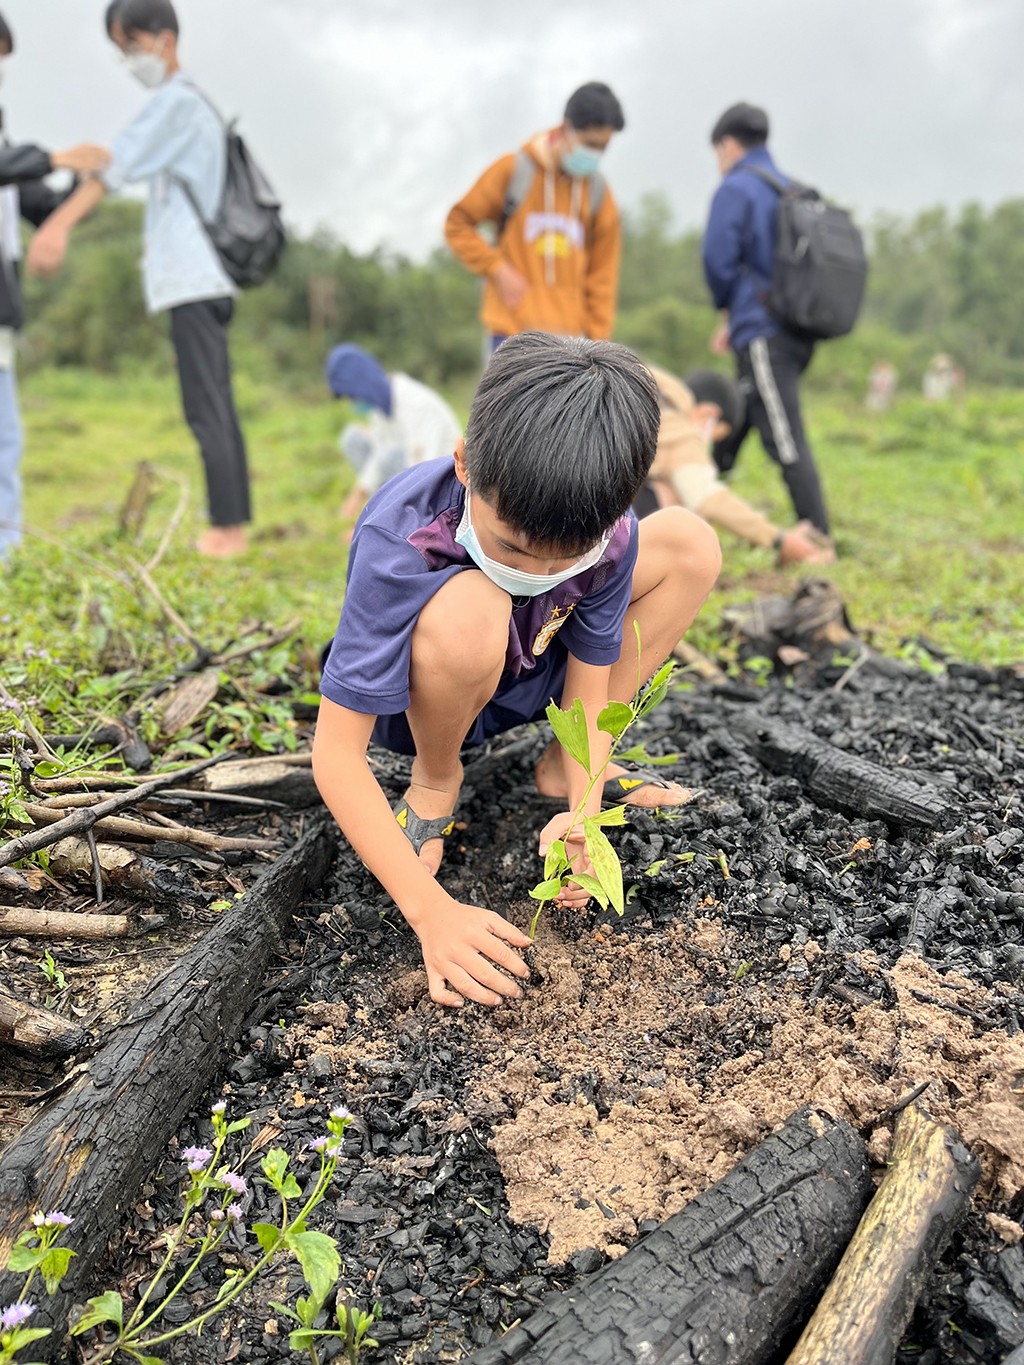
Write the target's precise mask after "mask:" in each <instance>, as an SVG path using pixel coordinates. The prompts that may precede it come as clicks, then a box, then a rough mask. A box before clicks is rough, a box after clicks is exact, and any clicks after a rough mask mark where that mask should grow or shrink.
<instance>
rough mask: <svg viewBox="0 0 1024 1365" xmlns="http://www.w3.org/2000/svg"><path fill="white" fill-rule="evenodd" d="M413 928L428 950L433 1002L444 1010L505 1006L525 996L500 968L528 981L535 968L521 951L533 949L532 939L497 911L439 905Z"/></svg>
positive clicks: (426, 963)
mask: <svg viewBox="0 0 1024 1365" xmlns="http://www.w3.org/2000/svg"><path fill="white" fill-rule="evenodd" d="M413 928H414V929H415V930H416V934H417V936H418V938H419V941H420V947H421V948H422V950H423V965H424V966H425V967H426V969H427V984H428V986H429V987H430V998H431V1000H434V1001H435V1002H436V1003H437V1004H438V1005H452V1006H456V1007H457V1006H459V1005H463V1004H465V1002H466V1001H467V1000H475V1001H476V1002H477V1004H479V1005H500V1004H501V1002H502V1000H503V999H511V1000H518V999H519V997H520V996H521V995H522V991H521V990H520V989H519V987H518V986H517V985H516V983H515V982H514V981H510V980H509V978H508V977H507V976H505V975H504V973H503V972H499V971H498V967H503V968H504V969H505V971H508V972H511V973H512V974H513V976H518V977H519V978H520V979H521V980H525V979H526V978H527V977H528V976H529V975H530V969H529V967H527V965H526V963H525V962H524V961H523V959H522V958H521V957H520V956H519V954H518V953H517V952H516V951H515V949H516V948H528V947H529V946H530V940H529V939H528V938H527V936H526V935H525V934H524V933H522V932H521V931H520V930H519V929H517V928H516V927H515V925H514V924H509V922H508V920H505V919H502V917H501V916H500V915H497V914H495V913H494V911H493V910H482V909H481V908H480V907H479V906H477V905H460V904H459V902H458V901H455V900H450V901H448V903H447V904H441V905H437V906H434V907H433V908H432V909H431V910H430V912H429V914H427V915H425V916H424V917H423V918H422V919H419V920H417V921H416V922H415V923H414V924H413ZM510 945H514V946H510Z"/></svg>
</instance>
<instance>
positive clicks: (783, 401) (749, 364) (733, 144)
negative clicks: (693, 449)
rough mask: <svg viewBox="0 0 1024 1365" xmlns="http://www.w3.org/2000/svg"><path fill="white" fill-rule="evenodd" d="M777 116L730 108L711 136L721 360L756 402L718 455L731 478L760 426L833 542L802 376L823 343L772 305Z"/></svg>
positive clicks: (710, 244)
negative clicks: (778, 315) (772, 119)
mask: <svg viewBox="0 0 1024 1365" xmlns="http://www.w3.org/2000/svg"><path fill="white" fill-rule="evenodd" d="M767 142H768V115H767V114H766V113H765V111H764V110H763V109H758V108H756V107H755V106H754V105H750V104H734V105H733V106H732V107H731V108H729V109H727V110H726V111H725V113H724V114H723V115H722V116H721V118H720V119H719V120H718V122H717V123H716V124H715V126H714V128H713V129H712V132H711V144H712V146H713V147H714V149H715V155H716V157H717V158H718V168H719V170H720V171H721V173H722V183H721V185H719V187H718V189H717V191H716V192H715V197H714V199H713V200H712V202H711V211H710V214H709V216H708V224H707V229H706V231H705V233H704V246H703V256H704V276H705V279H706V280H707V284H708V288H709V289H710V291H711V297H712V299H713V300H714V304H715V307H716V308H718V309H719V311H720V314H721V321H720V323H719V326H718V328H717V330H716V331H715V334H714V336H713V337H712V341H711V349H712V351H713V352H715V354H717V355H726V354H728V352H729V351H730V350H731V351H732V352H733V353H734V354H735V356H736V367H737V371H738V373H739V379H740V385H741V387H742V389H743V391H744V394H745V396H746V399H747V414H746V420H745V421H744V422H743V423H742V424H741V425H740V427H739V428H738V429H737V430H736V431H735V432H734V433H733V435H732V436H731V437H730V438H729V439H728V440H727V441H725V442H723V443H722V444H721V445H719V446H717V447H716V448H715V458H716V461H717V463H718V466H719V468H720V469H721V470H722V471H723V472H725V471H726V470H728V469H731V468H732V466H733V464H734V463H735V461H736V457H737V455H738V453H739V448H740V446H741V445H742V443H743V441H744V439H745V438H746V435H747V433H748V432H749V431H750V429H751V427H756V429H757V431H758V433H759V434H760V437H761V440H762V441H763V442H764V447H765V450H767V452H768V454H769V455H770V456H771V458H772V459H773V460H774V461H775V462H776V464H777V465H778V466H779V467H780V469H781V470H782V477H783V478H784V479H785V481H786V487H787V489H788V490H789V496H790V498H791V499H792V502H793V508H794V510H795V512H796V515H797V517H798V518H800V520H801V521H802V522H804V523H807V524H809V525H810V526H812V527H813V528H815V529H816V530H817V531H818V532H819V533H820V534H821V535H822V536H828V533H829V522H828V513H827V511H826V509H825V499H824V495H823V493H822V488H821V481H820V479H819V477H818V470H817V466H816V465H815V463H814V456H813V454H812V453H811V448H810V446H809V445H808V442H807V435H806V433H805V431H804V421H803V414H802V412H801V409H800V379H801V376H802V375H803V373H804V371H805V370H806V369H807V367H808V365H809V364H810V362H811V357H812V356H813V354H814V342H813V340H811V339H810V338H809V337H805V336H802V335H798V334H797V333H795V332H792V331H788V330H787V329H786V328H785V327H784V326H783V325H782V324H781V323H780V322H778V321H777V319H775V318H774V317H772V315H771V313H769V311H768V309H767V307H766V305H765V302H764V299H765V296H766V294H767V291H768V287H769V285H770V283H771V278H772V268H773V261H774V255H775V229H776V219H777V215H778V203H779V194H778V191H777V190H776V189H775V188H773V186H772V185H771V184H769V183H768V182H767V181H765V180H763V179H762V178H761V177H760V175H759V174H758V171H765V172H767V173H768V174H769V175H770V176H772V177H773V178H774V179H776V180H778V181H780V182H781V183H783V184H788V183H789V178H788V177H787V176H785V175H784V174H783V173H782V172H780V171H779V169H778V167H777V166H776V165H775V162H774V161H773V160H772V157H771V153H770V152H769V150H768V147H767Z"/></svg>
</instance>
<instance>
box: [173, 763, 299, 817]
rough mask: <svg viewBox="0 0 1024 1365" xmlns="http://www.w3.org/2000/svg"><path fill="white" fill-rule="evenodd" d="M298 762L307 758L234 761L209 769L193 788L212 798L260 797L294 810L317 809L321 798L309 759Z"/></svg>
mask: <svg viewBox="0 0 1024 1365" xmlns="http://www.w3.org/2000/svg"><path fill="white" fill-rule="evenodd" d="M300 758H306V756H305V755H298V754H289V755H282V756H281V758H255V759H250V758H241V759H237V760H236V761H234V762H232V763H225V764H224V765H223V766H222V767H220V768H211V769H210V770H209V771H208V772H205V773H203V775H202V777H200V778H199V779H198V780H197V781H196V782H194V783H192V786H193V787H195V788H197V789H198V790H199V791H203V792H207V793H209V794H210V795H211V796H213V795H217V796H243V797H259V798H263V799H264V800H268V801H273V802H278V803H280V804H281V805H284V806H290V807H291V808H292V809H293V810H301V809H303V808H304V807H307V806H319V805H320V804H321V801H322V798H321V796H320V792H319V789H318V788H317V785H316V781H315V780H314V778H313V769H312V768H311V767H310V766H309V765H308V759H307V761H306V762H300V761H298V760H299V759H300ZM289 760H290V761H289ZM197 794H198V792H197Z"/></svg>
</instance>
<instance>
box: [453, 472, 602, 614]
mask: <svg viewBox="0 0 1024 1365" xmlns="http://www.w3.org/2000/svg"><path fill="white" fill-rule="evenodd" d="M469 501H470V499H469V489H468V488H467V489H466V505H465V507H464V509H463V512H462V520H461V521H460V522H459V529H458V530H457V531H456V532H455V543H456V545H461V546H462V548H463V549H464V550H465V551H466V553H467V554H468V555H469V557H470V559H471V560H472V561H473V563H474V564H475V565H476V566H477V568H478V569H481V570H482V571H483V572H484V573H485V574H486V575H487V577H488V578H489V579H490V580H491V582H492V583H494V584H495V585H496V586H497V587H499V588H502V589H503V590H504V591H505V592H507V593H508V595H509V596H510V597H540V596H542V594H544V593H546V592H550V591H551V589H552V588H557V587H558V585H559V584H560V583H565V582H566V581H567V580H568V579H570V578H573V577H575V575H576V574H578V573H583V571H584V570H585V569H592V568H593V567H594V565H595V564H596V563H597V562H598V560H599V559H600V558H601V556H602V555H603V554H604V552H605V550H606V549H607V548H608V542H609V540H611V538H612V533H611V531H609V532H607V534H606V535H604V536H603V537H602V538H601V540H599V541H598V543H597V544H596V545H595V546H594V548H593V549H592V550H588V551H587V553H586V554H585V555H583V556H582V558H580V559H578V560H577V561H576V563H575V564H570V565H569V567H568V568H567V569H561V570H559V572H558V573H526V572H524V570H522V569H513V568H512V567H511V566H510V565H508V564H501V563H499V561H498V560H496V559H491V558H490V556H489V555H485V554H484V552H483V550H482V549H481V548H480V542H479V540H477V536H476V531H475V530H474V529H473V523H472V521H471V520H470V514H469Z"/></svg>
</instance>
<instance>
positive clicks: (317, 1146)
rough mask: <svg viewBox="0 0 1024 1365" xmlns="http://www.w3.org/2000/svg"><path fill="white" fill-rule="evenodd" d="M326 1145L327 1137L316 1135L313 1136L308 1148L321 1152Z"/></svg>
mask: <svg viewBox="0 0 1024 1365" xmlns="http://www.w3.org/2000/svg"><path fill="white" fill-rule="evenodd" d="M326 1146H327V1139H326V1138H325V1137H318V1138H314V1139H313V1141H312V1142H311V1143H310V1144H309V1149H310V1151H311V1152H322V1151H323V1149H324V1148H325V1147H326Z"/></svg>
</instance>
